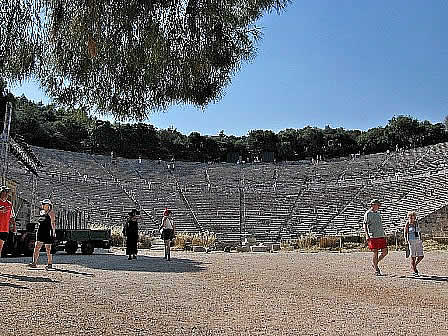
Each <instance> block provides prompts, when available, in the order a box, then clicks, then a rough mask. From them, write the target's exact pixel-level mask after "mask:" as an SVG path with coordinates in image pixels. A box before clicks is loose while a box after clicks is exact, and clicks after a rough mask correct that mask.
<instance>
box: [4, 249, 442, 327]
mask: <svg viewBox="0 0 448 336" xmlns="http://www.w3.org/2000/svg"><path fill="white" fill-rule="evenodd" d="M142 253H143V255H139V257H138V260H132V261H128V260H127V258H126V256H124V255H123V252H122V251H120V250H115V251H114V252H113V253H106V251H104V253H99V254H94V255H92V256H84V255H73V256H69V255H66V254H64V253H60V254H59V253H58V254H57V255H56V256H55V267H56V269H55V270H53V271H46V270H45V269H44V267H43V266H40V267H39V268H38V269H28V268H27V267H26V264H27V263H28V262H29V258H6V259H0V290H1V291H2V294H1V296H0V307H1V311H2V317H3V321H2V322H1V325H2V335H19V334H20V335H27V334H31V332H30V331H32V332H33V333H34V334H35V335H448V309H447V308H448V267H447V260H448V253H446V252H428V253H427V254H426V259H425V260H424V261H423V262H422V264H421V267H420V272H421V273H422V274H423V276H421V277H420V278H413V277H412V276H411V275H410V272H409V267H408V264H407V260H406V259H405V258H404V256H403V253H402V252H391V253H390V254H389V256H388V257H387V259H385V262H384V264H383V267H382V270H383V273H384V274H385V275H384V276H382V277H375V276H374V275H373V273H372V270H371V266H369V265H370V264H369V262H370V253H362V252H358V253H356V252H355V253H323V252H322V253H299V252H280V253H274V254H270V253H258V254H256V253H218V252H217V253H210V254H205V253H192V252H174V253H173V258H172V261H171V262H169V263H168V262H166V261H165V260H164V259H163V258H162V255H161V253H160V252H158V251H157V252H154V251H145V252H142ZM40 261H41V262H46V256H44V255H43V254H42V255H41V257H40Z"/></svg>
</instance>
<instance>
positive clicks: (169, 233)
mask: <svg viewBox="0 0 448 336" xmlns="http://www.w3.org/2000/svg"><path fill="white" fill-rule="evenodd" d="M173 238H174V230H173V229H163V231H162V239H163V240H171V239H173Z"/></svg>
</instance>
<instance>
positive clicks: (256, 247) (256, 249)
mask: <svg viewBox="0 0 448 336" xmlns="http://www.w3.org/2000/svg"><path fill="white" fill-rule="evenodd" d="M250 251H251V252H267V251H268V248H267V247H266V246H264V245H254V246H251V247H250Z"/></svg>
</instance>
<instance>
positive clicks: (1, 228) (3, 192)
mask: <svg viewBox="0 0 448 336" xmlns="http://www.w3.org/2000/svg"><path fill="white" fill-rule="evenodd" d="M10 190H11V189H10V188H8V187H7V186H1V187H0V255H1V253H2V249H3V244H4V243H5V241H6V240H8V233H9V226H10V224H13V226H14V228H13V230H14V232H15V231H16V222H15V221H14V210H13V208H12V203H11V202H10V201H8V193H9V191H10Z"/></svg>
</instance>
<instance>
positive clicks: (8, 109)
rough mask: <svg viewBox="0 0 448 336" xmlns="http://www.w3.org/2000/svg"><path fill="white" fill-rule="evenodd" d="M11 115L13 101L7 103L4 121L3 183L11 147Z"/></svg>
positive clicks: (4, 182) (3, 183)
mask: <svg viewBox="0 0 448 336" xmlns="http://www.w3.org/2000/svg"><path fill="white" fill-rule="evenodd" d="M11 117H12V103H11V102H7V103H6V110H5V120H4V123H3V132H2V135H1V139H2V149H1V154H2V158H3V164H2V185H5V184H6V171H7V170H8V169H7V167H8V149H9V131H10V128H11Z"/></svg>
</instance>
